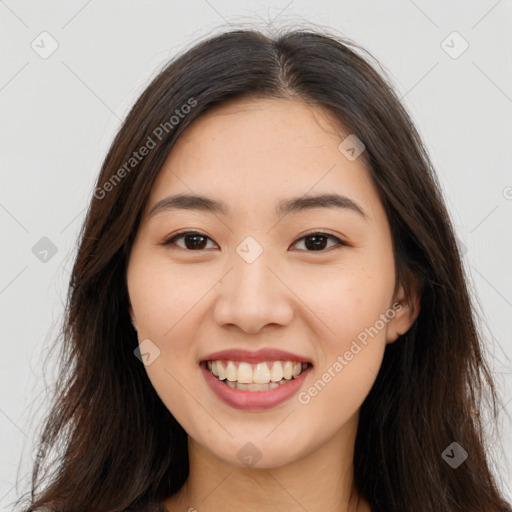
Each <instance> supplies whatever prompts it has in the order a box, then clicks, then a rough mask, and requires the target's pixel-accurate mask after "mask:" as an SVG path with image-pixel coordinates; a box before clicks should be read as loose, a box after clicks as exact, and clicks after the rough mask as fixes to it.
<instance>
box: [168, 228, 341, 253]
mask: <svg viewBox="0 0 512 512" xmlns="http://www.w3.org/2000/svg"><path fill="white" fill-rule="evenodd" d="M186 235H198V236H202V237H204V238H208V239H209V240H211V238H210V237H209V236H207V235H205V234H204V233H201V232H199V231H182V232H180V233H176V234H174V235H172V236H171V237H170V238H167V239H166V240H164V241H163V242H162V244H161V245H163V246H165V247H168V246H170V245H175V244H174V242H175V241H176V240H179V239H181V238H183V237H185V236H186ZM318 235H320V236H323V237H326V238H330V239H331V240H335V241H336V242H338V247H337V248H338V249H339V248H340V247H341V246H348V244H347V243H346V242H344V241H343V240H341V239H339V238H338V237H337V236H334V235H331V234H330V233H324V232H323V231H313V232H310V233H306V234H305V235H302V236H301V237H300V238H298V239H297V240H296V241H295V242H294V244H293V245H295V244H297V242H299V241H301V240H303V239H304V238H308V237H313V236H318ZM178 247H179V248H180V249H183V250H184V251H188V252H203V251H205V250H206V249H197V250H193V249H187V248H184V247H180V246H178ZM328 249H332V247H329V248H328ZM328 249H319V250H318V251H308V250H304V251H303V252H311V253H314V252H326V251H327V250H328Z"/></svg>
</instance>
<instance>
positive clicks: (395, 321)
mask: <svg viewBox="0 0 512 512" xmlns="http://www.w3.org/2000/svg"><path fill="white" fill-rule="evenodd" d="M390 311H391V312H394V314H393V313H390V314H389V315H388V317H391V315H392V314H393V316H392V317H391V320H390V321H389V322H388V324H387V327H386V343H393V342H394V341H396V340H397V339H398V338H399V337H400V336H401V335H402V334H405V333H406V332H407V331H408V330H409V329H410V327H411V325H412V324H413V323H414V321H415V320H416V318H417V317H418V315H419V312H420V298H419V294H418V293H417V291H416V290H411V291H410V292H409V294H406V293H405V290H404V288H403V286H402V285H400V286H399V289H398V292H397V293H396V294H395V297H394V298H393V302H392V307H391V308H390Z"/></svg>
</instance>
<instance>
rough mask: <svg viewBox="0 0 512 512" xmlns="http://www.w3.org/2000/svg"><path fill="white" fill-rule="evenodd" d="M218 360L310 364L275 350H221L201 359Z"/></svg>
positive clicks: (295, 355) (202, 360)
mask: <svg viewBox="0 0 512 512" xmlns="http://www.w3.org/2000/svg"><path fill="white" fill-rule="evenodd" d="M219 359H222V360H226V361H245V362H247V363H263V362H264V361H300V362H302V363H310V364H312V363H311V360H310V359H308V358H307V357H303V356H299V355H297V354H293V353H292V352H286V351H284V350H279V349H276V348H263V349H261V350H258V351H257V352H250V351H248V350H242V349H238V348H233V349H228V350H221V351H219V352H213V353H211V354H208V355H207V356H205V357H203V358H202V359H201V362H204V361H217V360H219Z"/></svg>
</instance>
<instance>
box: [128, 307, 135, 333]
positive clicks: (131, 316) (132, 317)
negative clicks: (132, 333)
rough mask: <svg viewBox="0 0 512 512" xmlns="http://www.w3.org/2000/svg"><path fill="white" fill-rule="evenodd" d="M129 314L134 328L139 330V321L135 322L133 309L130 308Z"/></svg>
mask: <svg viewBox="0 0 512 512" xmlns="http://www.w3.org/2000/svg"><path fill="white" fill-rule="evenodd" d="M128 313H129V314H130V320H131V322H132V325H133V328H134V329H135V330H137V321H136V320H135V316H134V315H133V308H132V307H131V306H128Z"/></svg>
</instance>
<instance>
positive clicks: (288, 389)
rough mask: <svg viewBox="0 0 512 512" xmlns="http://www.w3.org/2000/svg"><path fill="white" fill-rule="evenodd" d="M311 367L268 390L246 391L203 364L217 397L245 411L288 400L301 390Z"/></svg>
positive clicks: (272, 405)
mask: <svg viewBox="0 0 512 512" xmlns="http://www.w3.org/2000/svg"><path fill="white" fill-rule="evenodd" d="M311 368H312V367H311V366H308V368H306V369H305V370H304V371H303V372H302V373H301V374H300V375H299V376H298V377H297V378H295V379H291V380H290V381H289V382H287V383H286V384H280V385H279V387H277V388H274V389H269V390H268V391H245V390H242V389H233V388H230V387H229V386H228V385H226V384H224V382H222V381H221V380H219V379H217V377H215V376H214V375H213V374H212V373H211V372H210V371H209V370H208V369H207V368H206V364H205V363H202V364H201V369H202V371H203V374H204V378H205V379H206V382H208V384H209V385H210V387H211V388H212V391H213V392H214V393H215V394H216V395H217V397H218V398H219V399H220V400H222V401H223V402H224V403H225V404H227V405H230V406H231V407H234V408H235V409H242V410H244V411H258V410H262V409H270V408H271V407H275V406H276V405H279V404H281V403H283V402H284V401H285V400H288V398H290V397H291V396H293V395H294V394H296V393H297V391H299V389H300V387H301V385H302V383H303V382H304V380H305V378H306V377H307V374H308V373H309V370H310V369H311Z"/></svg>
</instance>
